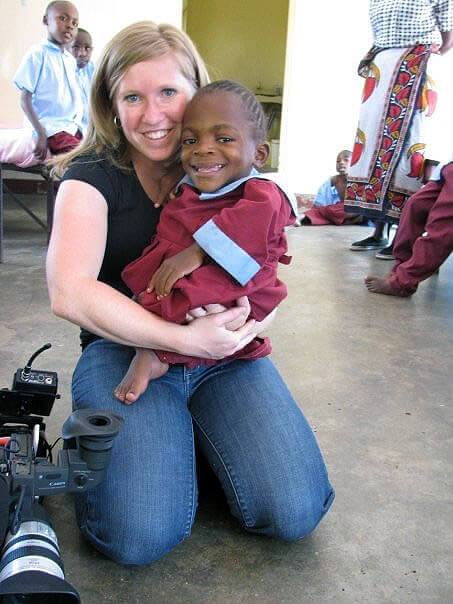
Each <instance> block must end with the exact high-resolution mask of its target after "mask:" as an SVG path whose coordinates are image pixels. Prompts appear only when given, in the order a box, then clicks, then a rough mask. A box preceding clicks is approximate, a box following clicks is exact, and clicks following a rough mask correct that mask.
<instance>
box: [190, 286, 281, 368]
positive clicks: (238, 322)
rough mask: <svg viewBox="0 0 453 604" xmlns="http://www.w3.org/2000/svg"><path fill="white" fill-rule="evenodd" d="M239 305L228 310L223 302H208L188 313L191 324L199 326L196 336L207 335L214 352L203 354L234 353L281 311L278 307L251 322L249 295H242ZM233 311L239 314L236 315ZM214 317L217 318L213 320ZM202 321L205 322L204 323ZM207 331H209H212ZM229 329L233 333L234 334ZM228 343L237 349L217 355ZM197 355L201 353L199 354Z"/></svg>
mask: <svg viewBox="0 0 453 604" xmlns="http://www.w3.org/2000/svg"><path fill="white" fill-rule="evenodd" d="M236 305H237V306H235V307H234V308H230V309H229V310H227V309H226V308H225V307H224V306H223V305H222V304H207V305H206V306H203V307H199V308H194V309H193V310H191V311H190V312H189V313H188V314H187V317H186V320H187V322H188V323H190V326H189V327H192V328H194V327H195V328H196V331H195V333H196V336H195V337H199V336H201V337H205V338H206V342H205V344H206V345H208V341H209V347H210V348H209V350H211V352H212V354H211V355H208V354H207V353H205V354H204V355H202V356H206V357H207V358H213V359H219V358H223V357H226V356H229V355H231V354H234V352H237V351H238V350H240V349H241V348H244V346H246V345H247V344H248V343H249V342H251V341H252V340H253V339H254V338H256V337H257V336H259V335H261V334H262V333H263V332H264V331H265V330H266V329H268V328H269V327H270V326H271V325H272V323H273V321H274V318H275V315H276V314H277V309H274V310H273V311H272V312H271V313H270V314H269V315H267V317H265V318H264V319H263V320H262V321H259V322H258V321H255V320H253V319H251V320H249V321H247V318H248V316H249V314H250V302H249V299H248V298H247V296H242V297H241V298H238V299H237V300H236ZM232 311H233V312H235V314H232ZM212 318H214V320H211V321H209V319H212ZM202 321H205V322H204V323H202ZM204 330H207V332H208V333H207V332H205V331H204ZM228 332H230V335H229V334H228ZM203 334H204V335H203ZM231 336H233V337H231ZM211 346H212V347H213V348H211ZM227 346H234V348H233V349H229V350H230V352H224V353H220V355H218V354H217V351H218V350H225V348H223V347H227ZM195 356H200V355H199V354H196V355H195Z"/></svg>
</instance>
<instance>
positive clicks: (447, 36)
mask: <svg viewBox="0 0 453 604" xmlns="http://www.w3.org/2000/svg"><path fill="white" fill-rule="evenodd" d="M440 35H441V36H442V45H441V47H440V48H439V52H440V54H441V55H444V54H445V53H446V52H448V51H449V50H450V49H451V48H453V31H441V32H440Z"/></svg>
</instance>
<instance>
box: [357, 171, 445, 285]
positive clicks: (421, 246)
mask: <svg viewBox="0 0 453 604" xmlns="http://www.w3.org/2000/svg"><path fill="white" fill-rule="evenodd" d="M452 251H453V162H450V163H447V164H444V165H440V166H438V167H437V168H436V169H435V170H434V171H433V173H432V175H431V179H430V180H429V182H428V183H427V184H426V185H425V186H424V187H422V188H421V189H420V190H419V191H417V193H414V194H413V195H412V196H411V197H410V198H409V199H408V200H407V202H406V204H405V206H404V208H403V211H402V214H401V218H400V224H399V227H398V231H397V233H396V235H395V240H394V243H393V256H394V258H395V264H394V266H393V268H392V271H391V272H390V274H389V275H387V277H373V276H368V277H365V285H366V287H367V288H368V290H369V291H370V292H373V293H374V294H387V295H389V296H401V297H407V296H411V295H412V294H414V293H415V292H416V290H417V286H418V284H419V283H420V281H423V280H424V279H428V277H431V275H432V274H433V273H435V272H436V271H437V269H438V268H439V266H440V265H441V264H442V263H443V262H444V261H445V260H446V259H447V258H448V256H449V255H450V254H451V252H452Z"/></svg>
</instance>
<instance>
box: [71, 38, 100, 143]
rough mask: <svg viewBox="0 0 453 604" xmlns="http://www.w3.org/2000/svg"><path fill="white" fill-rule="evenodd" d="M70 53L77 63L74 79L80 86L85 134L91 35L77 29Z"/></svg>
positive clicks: (88, 99)
mask: <svg viewBox="0 0 453 604" xmlns="http://www.w3.org/2000/svg"><path fill="white" fill-rule="evenodd" d="M71 52H72V54H73V55H74V58H75V60H76V62H77V69H76V77H77V81H78V83H79V86H80V94H81V95H82V103H83V117H82V132H83V133H84V134H85V132H86V129H87V126H88V107H89V101H90V87H91V80H92V79H93V74H94V64H93V61H92V60H91V53H92V52H93V42H92V39H91V35H90V34H89V33H88V32H87V30H86V29H83V28H82V27H79V30H78V32H77V36H76V38H75V39H74V42H73V44H72V46H71Z"/></svg>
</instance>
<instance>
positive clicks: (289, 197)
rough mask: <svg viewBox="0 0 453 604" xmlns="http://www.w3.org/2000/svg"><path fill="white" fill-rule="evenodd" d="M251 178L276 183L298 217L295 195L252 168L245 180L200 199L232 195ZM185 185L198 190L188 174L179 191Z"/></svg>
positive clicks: (202, 196) (202, 194)
mask: <svg viewBox="0 0 453 604" xmlns="http://www.w3.org/2000/svg"><path fill="white" fill-rule="evenodd" d="M251 178H261V179H262V180H270V181H271V182H274V183H275V184H276V185H277V186H278V188H279V189H280V190H281V191H282V193H283V194H284V195H285V197H286V198H287V200H288V202H289V204H290V206H291V208H292V210H293V213H294V215H295V216H297V203H296V200H295V198H294V195H290V194H289V193H288V192H287V191H285V189H284V188H283V187H282V186H281V184H279V183H277V182H275V181H274V179H273V178H270V177H269V176H266V175H265V174H261V173H260V172H258V170H256V168H252V169H251V170H250V174H249V175H248V176H244V177H243V178H239V179H238V180H235V181H233V182H230V183H229V184H227V185H225V186H224V187H222V188H221V189H217V191H214V192H213V193H200V199H201V200H203V201H205V200H209V199H215V198H216V197H221V196H222V195H226V194H227V193H231V192H232V191H234V190H235V189H237V188H238V187H239V186H241V185H242V184H243V183H244V182H246V181H247V180H250V179H251ZM183 184H187V185H190V186H191V187H194V188H195V189H196V186H195V185H194V184H193V182H192V179H191V178H190V176H189V175H188V174H186V175H185V176H184V178H182V179H181V180H180V181H179V183H178V187H177V189H178V188H179V186H180V185H183Z"/></svg>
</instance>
